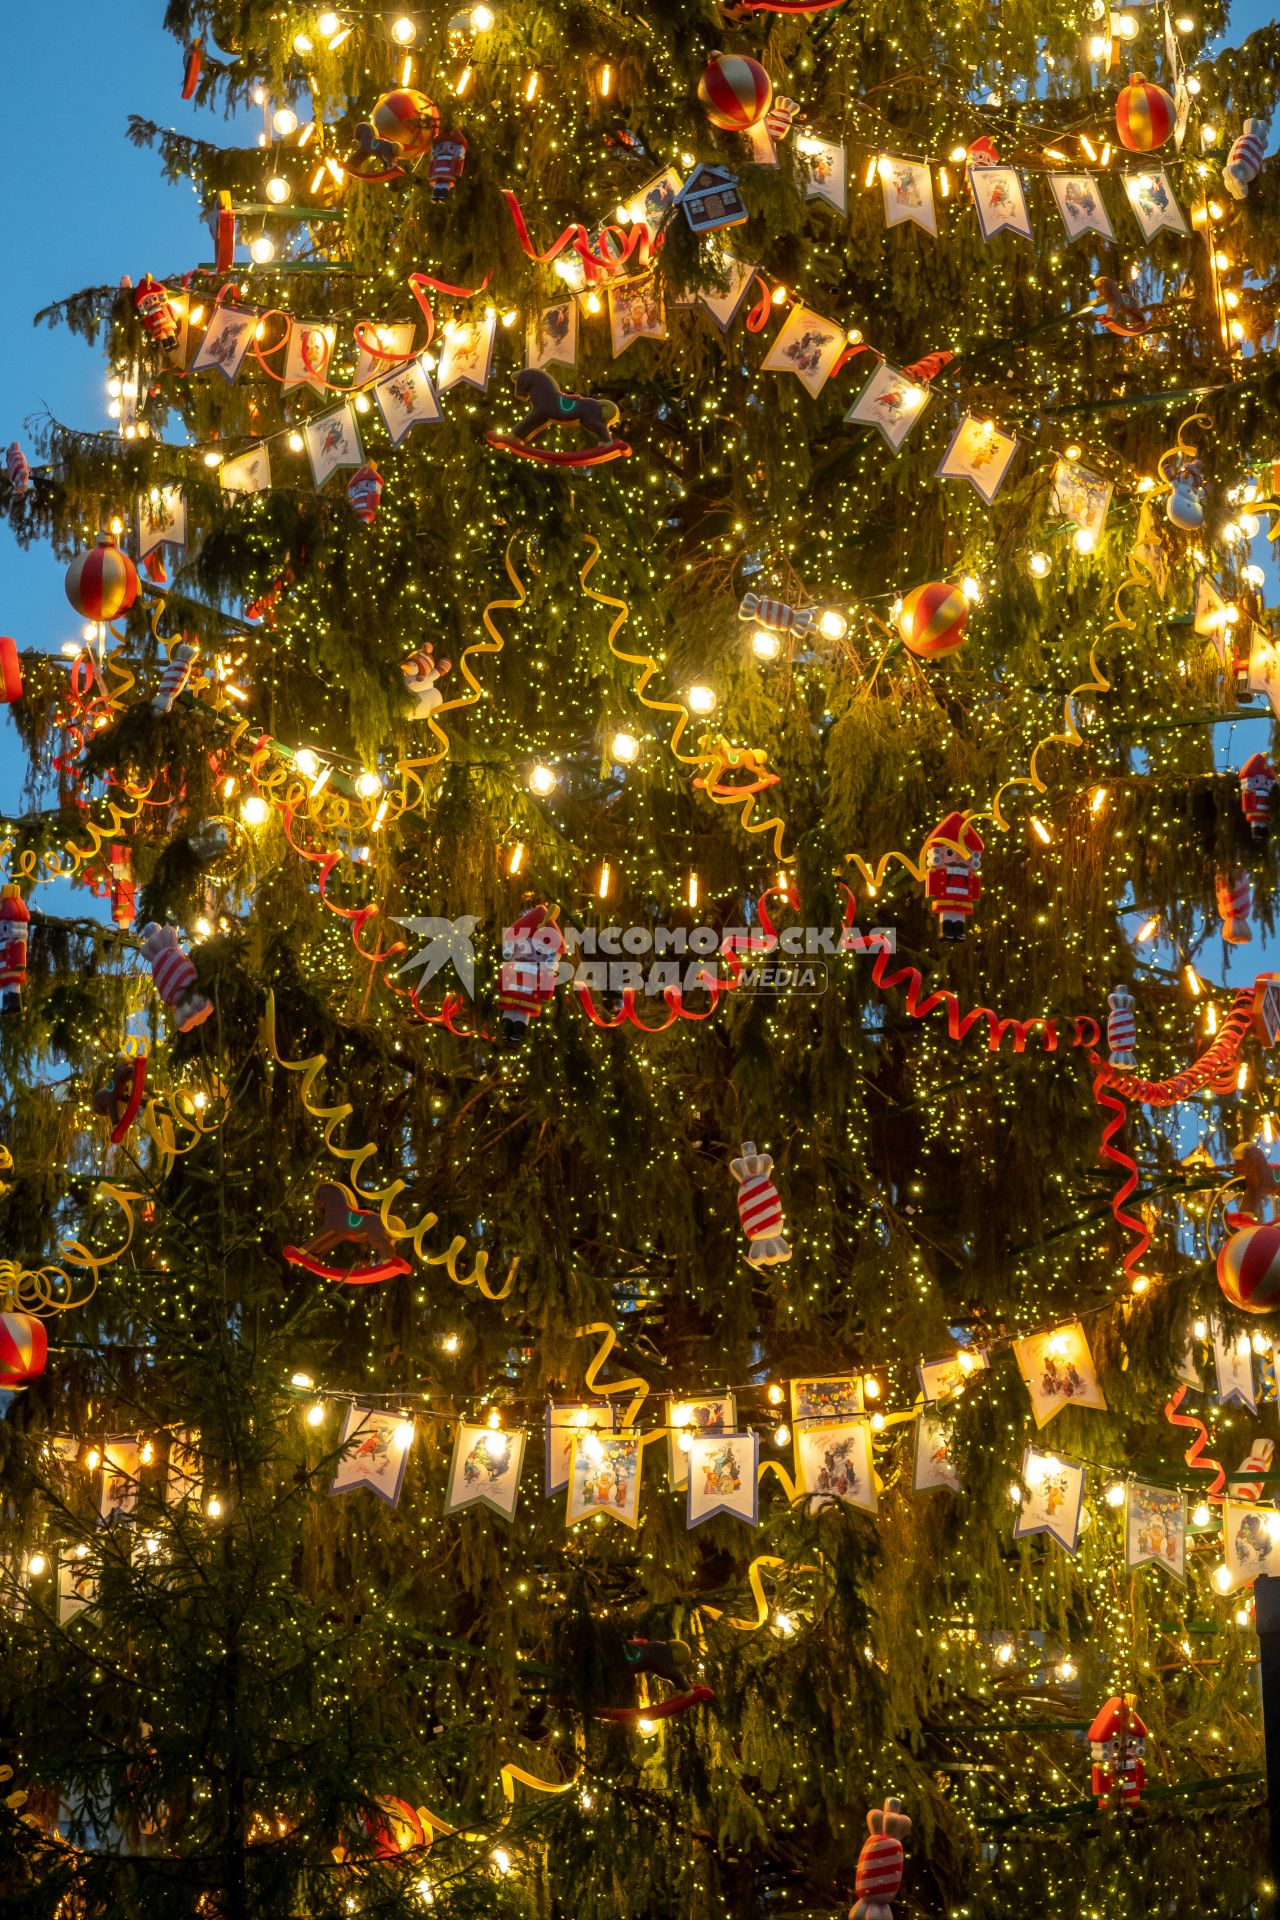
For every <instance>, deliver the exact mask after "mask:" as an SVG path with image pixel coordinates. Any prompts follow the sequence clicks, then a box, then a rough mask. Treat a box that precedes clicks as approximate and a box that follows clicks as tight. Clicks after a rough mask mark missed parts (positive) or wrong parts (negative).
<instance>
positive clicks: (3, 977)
mask: <svg viewBox="0 0 1280 1920" xmlns="http://www.w3.org/2000/svg"><path fill="white" fill-rule="evenodd" d="M30 920H31V909H30V907H28V905H27V903H26V901H25V900H24V899H23V897H22V895H21V893H20V892H19V891H18V889H17V887H15V886H13V885H9V886H5V887H0V1015H4V1014H15V1013H21V1012H22V989H23V987H24V986H25V985H26V983H27V931H28V927H29V924H30Z"/></svg>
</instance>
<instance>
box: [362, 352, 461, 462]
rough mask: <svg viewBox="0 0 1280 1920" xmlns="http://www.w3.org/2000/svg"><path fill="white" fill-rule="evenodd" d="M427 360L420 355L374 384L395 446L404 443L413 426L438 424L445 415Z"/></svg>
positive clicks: (379, 405) (380, 409) (376, 395)
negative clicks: (437, 396)
mask: <svg viewBox="0 0 1280 1920" xmlns="http://www.w3.org/2000/svg"><path fill="white" fill-rule="evenodd" d="M425 359H426V356H425V355H424V354H419V356H418V358H417V359H416V360H411V361H407V362H406V363H405V365H404V366H400V367H393V368H392V370H391V372H390V373H385V374H383V375H382V377H381V379H379V380H375V381H374V383H373V397H374V399H375V400H376V401H377V403H378V411H379V413H380V414H381V415H382V419H383V424H384V425H385V427H386V429H387V432H388V433H389V434H390V435H391V444H392V446H393V447H398V446H399V445H400V442H401V441H402V440H403V439H404V437H405V435H406V434H407V433H408V432H409V430H410V428H411V427H418V426H434V425H435V424H436V422H437V421H439V420H441V419H443V417H444V416H443V414H442V413H441V411H440V402H439V400H438V399H437V398H436V390H435V388H434V386H433V385H432V384H431V373H430V370H429V369H428V367H427V366H426V365H425V364H424V363H425Z"/></svg>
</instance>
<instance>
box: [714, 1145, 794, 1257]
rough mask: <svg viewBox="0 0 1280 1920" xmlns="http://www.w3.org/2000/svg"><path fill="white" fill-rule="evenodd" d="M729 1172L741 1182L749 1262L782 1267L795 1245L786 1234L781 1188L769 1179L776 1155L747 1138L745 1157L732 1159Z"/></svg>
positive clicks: (741, 1209)
mask: <svg viewBox="0 0 1280 1920" xmlns="http://www.w3.org/2000/svg"><path fill="white" fill-rule="evenodd" d="M729 1171H730V1173H731V1174H732V1175H733V1177H734V1179H735V1180H736V1181H737V1182H738V1218H739V1220H740V1221H741V1222H742V1231H743V1232H744V1233H745V1234H746V1236H747V1242H748V1244H747V1264H748V1265H749V1266H752V1267H776V1266H780V1265H781V1264H782V1262H783V1261H784V1260H789V1259H790V1258H791V1248H790V1247H789V1246H788V1245H787V1242H786V1240H785V1238H784V1237H783V1232H782V1202H781V1200H780V1199H779V1198H778V1189H777V1188H776V1187H775V1186H774V1184H773V1181H772V1180H771V1179H770V1178H769V1176H770V1174H771V1173H772V1172H773V1158H772V1156H771V1155H770V1154H767V1153H757V1152H756V1143H755V1141H754V1140H744V1141H743V1143H742V1158H741V1159H740V1160H731V1161H730V1162H729Z"/></svg>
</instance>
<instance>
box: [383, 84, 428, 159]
mask: <svg viewBox="0 0 1280 1920" xmlns="http://www.w3.org/2000/svg"><path fill="white" fill-rule="evenodd" d="M369 118H370V120H371V121H372V122H373V130H374V132H375V133H376V134H377V136H378V138H379V140H389V141H390V142H391V144H392V146H393V147H398V148H399V149H400V153H401V156H402V158H404V159H405V160H412V159H414V158H415V157H416V156H417V155H418V154H420V153H430V151H431V148H432V144H433V142H434V140H435V137H436V135H437V134H438V133H439V131H440V112H439V109H438V108H437V106H436V104H435V102H434V101H433V100H428V98H427V96H426V94H425V93H419V92H418V91H417V89H416V87H397V88H396V90H395V92H394V93H384V94H383V96H382V98H381V99H380V100H379V101H378V103H377V105H376V106H375V107H374V109H373V112H372V113H371V114H370V115H369Z"/></svg>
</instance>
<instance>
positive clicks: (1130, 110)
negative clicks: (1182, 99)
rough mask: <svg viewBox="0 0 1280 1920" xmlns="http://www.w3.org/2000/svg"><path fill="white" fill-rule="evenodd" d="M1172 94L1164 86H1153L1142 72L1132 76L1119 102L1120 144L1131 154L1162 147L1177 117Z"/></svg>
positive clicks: (1118, 127) (1122, 91)
mask: <svg viewBox="0 0 1280 1920" xmlns="http://www.w3.org/2000/svg"><path fill="white" fill-rule="evenodd" d="M1177 117H1178V116H1177V112H1176V110H1175V108H1174V104H1173V99H1172V97H1171V96H1170V95H1169V94H1167V93H1166V92H1165V90H1164V88H1163V87H1153V86H1152V84H1151V82H1150V81H1149V80H1148V79H1146V78H1145V77H1144V76H1143V75H1142V74H1140V73H1135V74H1132V75H1131V76H1130V79H1129V84H1128V86H1127V87H1122V88H1121V89H1120V96H1119V98H1118V99H1117V101H1116V132H1117V133H1118V134H1119V135H1120V144H1121V146H1123V147H1128V149H1129V151H1130V153H1150V152H1151V150H1152V148H1153V147H1162V146H1163V145H1164V143H1165V141H1166V140H1167V139H1168V138H1169V135H1170V134H1171V133H1172V132H1173V125H1174V121H1175V120H1176V119H1177Z"/></svg>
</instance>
